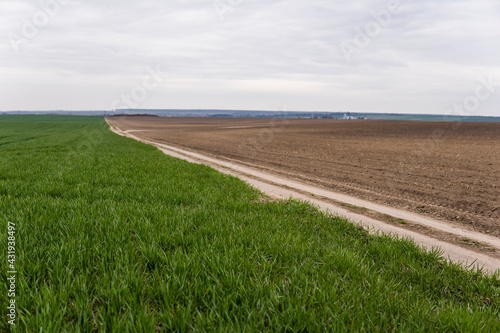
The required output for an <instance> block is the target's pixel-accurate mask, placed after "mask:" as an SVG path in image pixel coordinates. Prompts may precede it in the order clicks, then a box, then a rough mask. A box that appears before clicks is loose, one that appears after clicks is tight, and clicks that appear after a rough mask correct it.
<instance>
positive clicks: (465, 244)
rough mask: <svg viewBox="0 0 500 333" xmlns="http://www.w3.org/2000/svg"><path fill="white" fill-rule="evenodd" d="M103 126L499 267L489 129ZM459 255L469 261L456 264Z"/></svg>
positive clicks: (147, 122)
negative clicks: (465, 252)
mask: <svg viewBox="0 0 500 333" xmlns="http://www.w3.org/2000/svg"><path fill="white" fill-rule="evenodd" d="M110 120H111V123H112V124H113V125H115V126H116V127H118V128H120V129H122V130H123V131H125V132H126V133H122V134H126V135H128V136H133V137H135V138H137V139H141V140H147V141H154V142H156V143H168V145H165V144H164V145H163V146H161V147H160V148H162V149H164V150H168V151H169V152H170V154H177V155H179V156H178V157H184V158H187V157H189V158H190V159H193V160H196V161H198V162H200V161H201V162H203V163H208V164H212V165H213V166H218V167H219V168H225V169H227V168H229V169H230V170H233V171H235V172H236V173H238V174H239V176H240V177H241V176H244V177H247V178H251V179H253V180H254V181H256V178H258V181H260V182H262V183H265V184H268V185H269V184H271V185H272V186H277V187H278V188H281V190H283V187H286V188H287V189H288V190H290V189H291V190H292V191H295V196H297V194H299V195H300V196H302V197H304V198H308V199H309V200H312V201H313V202H315V203H316V204H318V205H320V206H321V205H331V208H332V209H335V211H336V212H339V213H341V214H342V215H345V216H348V217H350V218H351V219H354V220H355V221H363V222H364V223H365V224H366V223H367V221H369V222H368V224H369V225H371V226H375V227H376V228H378V229H382V230H386V231H388V230H387V229H388V228H389V229H391V232H394V230H397V231H398V233H399V234H405V235H409V234H408V233H411V235H410V236H411V237H413V238H414V239H417V238H422V237H424V238H425V237H427V238H430V239H432V241H429V239H427V240H426V241H422V242H420V243H421V244H422V245H425V246H432V245H438V244H439V246H440V247H441V248H443V249H444V245H443V242H442V240H445V241H446V243H445V246H446V247H449V246H455V247H457V248H458V249H455V250H450V249H448V250H447V251H446V252H447V254H449V255H450V257H453V256H456V257H457V256H458V257H461V258H462V259H461V261H468V262H470V261H471V258H479V256H483V255H486V256H485V258H482V259H481V262H482V263H484V264H485V265H486V266H485V267H488V268H489V269H494V268H495V267H497V268H498V267H500V266H498V260H497V259H492V258H500V251H499V249H500V240H499V239H498V238H497V237H494V236H498V228H497V227H498V220H499V219H498V213H499V212H498V209H497V208H498V205H499V202H498V198H499V196H500V193H499V188H498V177H499V176H500V175H499V173H498V172H499V170H498V163H496V164H495V163H494V162H495V161H497V162H498V161H500V158H499V155H498V154H499V153H500V149H499V148H500V145H499V143H500V126H499V125H498V124H459V125H460V126H457V124H451V123H409V122H357V121H355V122H352V121H351V122H342V121H337V120H335V121H325V120H287V121H283V120H274V121H273V120H269V119H213V118H204V119H199V118H188V119H183V118H156V117H123V118H122V117H117V118H111V119H110ZM171 145H174V146H175V147H172V146H171ZM165 147H168V148H165ZM179 148H186V149H188V150H190V152H187V151H186V150H185V149H183V150H179ZM176 150H177V151H176ZM193 152H203V155H199V154H195V155H192V154H193ZM189 154H191V155H189ZM207 155H210V156H211V159H210V157H207ZM214 157H217V158H214ZM451 157H453V158H451ZM207 158H208V160H207ZM221 159H222V160H223V161H221ZM221 163H222V164H221ZM224 163H230V164H229V165H224ZM242 168H243V169H242ZM249 170H250V171H249ZM269 177H271V178H269ZM294 180H295V181H294ZM495 182H496V183H495ZM464 184H465V186H463V185H464ZM262 186H263V185H261V187H262ZM463 187H465V190H464V189H463ZM268 190H269V189H268ZM274 191H275V192H276V191H277V192H279V191H278V190H276V189H274ZM311 194H313V195H311ZM454 200H456V201H457V202H454ZM463 201H465V202H467V204H466V205H464V204H463V203H462V202H463ZM477 207H482V208H481V209H477ZM339 208H340V209H341V210H342V212H340V211H339ZM398 208H400V209H398ZM408 211H412V212H413V213H412V212H408ZM347 213H348V214H347ZM416 213H417V214H416ZM422 213H423V214H422ZM436 217H438V219H436ZM380 221H382V222H384V223H382V225H381V223H380ZM476 231H477V232H476ZM401 232H402V233H401ZM488 234H490V235H488ZM422 235H424V236H422ZM437 239H439V241H437ZM464 248H466V249H469V250H472V251H473V252H472V253H473V254H472V255H471V254H470V253H469V255H468V256H465V257H466V258H465V257H464V254H463V250H464ZM461 251H462V252H461ZM453 253H454V254H453ZM460 253H461V254H460ZM458 257H457V258H454V259H456V260H460V259H459V258H458ZM464 258H465V259H464ZM488 258H490V259H491V260H493V262H491V261H490V262H488V260H490V259H488ZM478 262H479V261H478Z"/></svg>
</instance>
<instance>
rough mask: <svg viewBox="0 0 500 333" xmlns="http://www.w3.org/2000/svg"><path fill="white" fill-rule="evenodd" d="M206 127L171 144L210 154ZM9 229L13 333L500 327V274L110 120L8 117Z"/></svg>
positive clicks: (3, 301)
mask: <svg viewBox="0 0 500 333" xmlns="http://www.w3.org/2000/svg"><path fill="white" fill-rule="evenodd" d="M155 121H156V120H155ZM219 121H220V120H219ZM178 125H179V126H181V127H183V128H186V127H189V126H196V124H189V126H187V125H186V124H178ZM144 126H145V127H148V126H152V125H151V124H149V125H147V126H146V125H144ZM162 126H163V125H162ZM203 126H205V125H200V126H199V128H203ZM217 126H218V125H217ZM231 126H243V125H231ZM231 126H229V127H231ZM245 126H249V125H245ZM148 128H149V127H148ZM134 129H139V130H141V128H134ZM211 131H212V132H217V133H218V132H220V131H215V130H210V129H207V130H203V131H200V132H199V133H201V134H200V135H199V136H196V135H195V134H194V133H195V132H194V131H193V132H191V133H189V134H186V133H184V134H182V133H181V132H179V131H177V132H176V131H174V130H172V131H171V132H172V133H171V134H169V135H171V137H172V138H174V137H177V139H178V140H179V141H178V143H179V144H186V145H188V142H187V141H181V139H182V138H184V140H192V141H191V144H189V146H193V147H200V148H202V146H203V142H202V141H203V140H208V139H209V138H212V139H213V138H215V137H217V135H218V134H217V135H214V136H212V137H211V136H210V134H209V133H210V132H211ZM239 131H240V133H242V132H241V129H240V130H239ZM301 131H303V132H304V131H305V132H307V131H309V130H308V129H307V127H305V128H303V129H302V130H301ZM137 133H139V132H137ZM144 133H149V132H144ZM151 133H153V132H151ZM163 133H166V132H163ZM227 133H229V134H228V136H226V138H228V137H232V138H233V139H234V140H237V138H238V137H239V135H237V134H230V133H235V132H231V129H227ZM280 133H285V131H281V132H276V133H275V137H276V138H278V137H279V135H280ZM165 135H166V134H165ZM231 135H232V136H231ZM297 135H298V134H297ZM491 136H492V138H493V139H492V140H494V134H491ZM289 138H290V141H291V142H293V140H292V138H291V137H289ZM213 140H216V139H213ZM221 140H222V139H221ZM226 140H227V139H226ZM193 142H197V144H196V145H193V144H192V143H193ZM214 142H216V141H212V146H211V147H214V146H215V143H214ZM272 142H279V140H276V141H272ZM272 142H271V141H270V142H269V145H272V144H273V143H272ZM357 142H358V144H359V145H362V144H363V143H364V142H365V141H364V140H362V139H359V141H357ZM352 145H355V143H352ZM374 146H376V141H375V142H374ZM477 146H478V147H481V145H480V143H477ZM292 147H293V145H292ZM212 149H213V148H212ZM232 151H234V152H237V151H238V150H237V148H234V149H233V150H232ZM270 152H273V150H270ZM235 154H236V153H235ZM259 154H263V152H262V151H261V150H257V153H256V155H255V156H262V155H259ZM270 154H271V153H270ZM272 154H281V155H282V156H283V153H282V152H281V153H278V152H277V151H274V152H273V153H272ZM301 154H302V155H301ZM303 154H306V152H305V151H304V152H301V153H300V154H299V153H297V155H291V156H292V157H294V158H296V159H299V158H300V156H303ZM346 154H347V152H346ZM454 154H458V153H456V152H454ZM252 158H257V157H252ZM364 158H367V157H364ZM489 158H490V157H488V156H485V157H484V159H485V160H484V162H485V163H488V159H489ZM249 159H250V157H249ZM332 159H338V160H339V161H341V160H342V155H341V154H336V155H333V156H330V157H328V158H326V157H325V161H330V160H332ZM457 159H459V158H458V157H457ZM284 160H285V159H284ZM497 161H498V159H497ZM266 163H268V164H269V163H271V162H266ZM286 163H288V164H286ZM286 163H285V162H283V165H289V163H290V162H286ZM325 163H327V162H325ZM342 163H345V164H348V162H347V161H345V162H338V164H326V165H328V166H329V167H328V168H329V170H330V171H329V172H331V173H332V174H333V173H334V170H335V169H334V168H335V166H336V165H339V166H341V165H342ZM387 163H392V162H391V161H390V160H389V161H388V162H387ZM264 164H265V163H264ZM467 167H468V166H463V165H462V166H460V169H459V170H461V172H462V171H463V172H465V170H466V169H467ZM494 167H498V166H494ZM298 168H299V169H300V167H298ZM350 168H351V169H352V170H353V172H354V173H356V172H357V171H356V168H355V167H353V166H352V165H351V167H350ZM380 168H382V169H383V168H385V167H384V165H382V164H381V165H380ZM491 168H493V167H491ZM342 170H346V169H345V168H344V169H339V171H338V172H339V174H340V173H341V174H342V176H339V177H341V178H342V177H343V178H349V179H350V177H353V176H350V175H346V172H345V171H342ZM471 183H472V181H471ZM489 186H490V184H487V183H486V180H485V181H484V191H485V192H488V191H489V189H490V188H491V187H489ZM488 193H490V192H488ZM485 195H486V194H485ZM488 195H490V194H488ZM464 200H466V199H465V198H464ZM490 203H491V202H490ZM0 221H1V228H3V231H2V232H1V233H0V248H1V251H2V253H7V249H8V243H9V234H8V232H7V231H8V226H9V225H10V224H9V222H10V223H11V224H13V225H15V233H14V235H15V246H14V247H15V248H14V250H13V251H14V252H15V260H14V263H13V265H15V271H16V274H15V297H14V298H10V301H12V299H14V300H15V326H13V325H10V324H9V323H8V321H9V320H10V319H9V318H10V317H8V314H10V313H11V312H9V309H8V308H7V307H8V306H9V304H10V303H9V297H10V296H9V297H7V295H8V294H9V287H10V286H11V284H10V283H9V284H7V283H5V282H4V283H1V284H0V294H1V295H2V297H0V316H1V317H0V318H1V319H0V331H2V332H9V331H14V332H95V331H97V332H111V331H113V332H129V331H132V332H135V331H140V332H161V331H166V332H167V331H196V330H201V331H224V332H228V331H234V332H239V331H273V332H274V331H301V332H305V331H308V332H309V331H325V330H328V331H355V332H363V331H381V332H386V331H415V332H417V331H421V332H436V331H450V332H457V331H462V332H463V331H484V332H495V331H500V320H499V315H500V280H499V278H498V277H495V276H493V275H485V274H483V273H482V272H480V271H473V270H467V269H465V268H463V267H460V266H458V265H454V264H450V263H448V262H446V260H445V259H443V258H442V257H441V256H440V254H439V253H438V252H437V251H434V252H426V251H423V250H422V249H420V248H419V247H417V246H416V245H415V244H414V243H413V242H412V241H410V240H398V239H395V238H394V237H392V236H387V235H370V234H369V233H368V232H367V231H365V230H364V229H362V228H359V227H357V226H356V225H354V224H352V223H350V222H349V221H347V220H345V219H342V218H339V217H333V216H330V215H327V214H326V213H323V212H321V211H319V210H317V209H316V208H314V207H312V206H310V205H308V204H306V203H303V202H298V201H294V200H285V201H273V200H270V199H269V198H266V197H265V196H263V195H262V194H261V193H259V192H258V191H256V190H255V189H253V188H251V187H249V186H248V185H247V184H246V183H244V182H243V181H241V180H239V179H237V178H235V177H231V176H228V175H224V174H222V173H219V172H217V171H215V170H213V169H211V168H209V167H206V166H203V165H196V164H190V163H187V162H185V161H181V160H178V159H174V158H172V157H169V156H166V155H164V154H163V153H162V152H160V151H159V150H158V149H156V148H154V147H152V146H148V145H145V144H143V143H140V142H137V141H134V140H132V139H128V138H124V137H121V136H118V135H116V134H114V133H112V132H111V131H109V130H108V126H107V124H106V123H105V120H104V119H103V118H99V117H76V116H72V117H70V116H0ZM12 237H13V236H12ZM0 258H2V264H1V265H0V267H1V270H0V276H1V279H2V281H7V278H9V277H10V276H11V274H10V273H8V272H9V271H11V270H12V269H11V268H10V266H9V265H10V264H12V263H9V262H8V260H7V256H1V257H0Z"/></svg>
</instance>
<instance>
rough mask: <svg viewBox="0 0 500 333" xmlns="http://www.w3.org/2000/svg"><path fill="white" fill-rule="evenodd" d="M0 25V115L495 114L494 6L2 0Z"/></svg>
mask: <svg viewBox="0 0 500 333" xmlns="http://www.w3.org/2000/svg"><path fill="white" fill-rule="evenodd" d="M0 17H1V20H0V36H1V40H0V110H3V111H6V110H62V109H65V110H103V109H106V110H109V109H113V108H126V107H134V108H183V109H189V108H201V109H209V108H210V109H214V108H217V109H253V110H288V111H294V110H297V111H298V110H305V111H307V110H315V111H316V110H321V111H352V112H397V113H434V114H450V113H455V114H458V113H461V114H462V115H466V114H470V115H498V116H500V42H499V41H500V19H499V18H500V1H498V0H474V1H473V0H469V1H465V0H464V1H460V0H453V1H452V0H440V1H430V0H419V1H416V0H415V1H411V0H400V1H397V0H396V1H394V0H390V1H379V0H358V1H340V0H274V1H273V0H167V1H166V0H143V1H131V0H42V1H38V0H2V1H1V2H0ZM457 105H458V106H457Z"/></svg>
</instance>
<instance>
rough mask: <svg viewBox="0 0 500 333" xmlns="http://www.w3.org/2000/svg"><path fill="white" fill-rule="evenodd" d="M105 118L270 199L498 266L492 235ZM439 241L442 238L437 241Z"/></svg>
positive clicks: (499, 253)
mask: <svg viewBox="0 0 500 333" xmlns="http://www.w3.org/2000/svg"><path fill="white" fill-rule="evenodd" d="M110 120H111V121H110ZM107 122H108V124H109V125H110V129H111V130H112V131H114V132H115V133H117V134H119V135H122V136H126V137H130V138H133V139H135V140H138V141H142V142H144V143H147V144H151V145H154V146H156V147H158V148H159V149H160V150H161V151H163V152H164V153H166V154H168V155H170V156H173V157H177V158H181V159H184V160H187V161H189V162H193V163H200V164H205V165H209V166H211V167H213V168H215V169H217V170H219V171H221V172H223V173H226V174H231V175H234V176H237V177H239V178H240V179H242V180H244V181H246V182H248V183H249V184H251V185H252V186H254V187H256V188H257V189H259V190H261V191H262V192H263V193H266V194H267V195H269V196H271V197H274V198H289V197H294V198H297V199H300V200H305V201H309V202H311V203H312V204H314V205H316V206H317V207H319V208H321V209H323V210H325V211H328V212H330V213H332V214H335V215H340V216H343V217H346V218H349V219H350V220H352V221H353V222H355V223H359V224H361V225H363V226H365V227H366V228H368V229H370V230H371V231H382V232H385V233H393V234H396V235H399V236H401V237H410V238H412V239H414V240H415V242H416V243H417V244H419V245H421V246H423V247H425V248H427V249H431V248H435V247H439V248H440V249H441V250H442V251H443V252H444V255H445V257H448V258H449V259H450V260H452V261H455V262H460V263H463V264H465V265H467V266H469V265H473V266H479V267H482V268H484V269H485V270H487V271H489V272H494V271H497V270H499V269H500V239H499V238H497V237H494V236H491V235H486V234H482V233H479V232H474V231H470V230H466V229H463V228H460V227H457V226H454V225H450V224H447V223H444V222H442V221H438V220H435V219H432V218H429V217H426V216H422V215H419V214H416V213H413V212H408V211H405V210H401V209H396V208H393V207H389V206H385V205H381V204H377V203H372V202H369V201H366V200H362V199H359V198H355V197H352V196H349V195H345V194H341V193H335V192H333V191H329V190H326V189H323V188H319V187H315V186H311V185H308V184H304V183H301V182H298V181H294V180H290V179H287V178H284V177H280V176H277V175H275V174H269V173H266V172H262V170H259V169H257V168H252V167H248V166H246V165H242V164H240V163H236V162H234V161H227V159H226V160H220V159H218V158H214V157H210V156H206V155H204V154H200V153H197V152H192V151H187V150H185V149H180V148H177V147H173V146H170V145H165V144H162V143H159V142H154V141H151V140H146V139H143V138H139V137H137V136H135V135H134V134H132V133H133V132H141V131H146V130H121V129H119V128H118V127H116V126H115V125H114V124H113V123H112V119H109V118H108V119H107ZM346 206H347V207H356V208H355V209H354V210H356V209H359V208H360V207H363V209H362V210H360V211H361V212H362V213H363V214H358V213H356V212H353V209H346V208H345V207H346ZM365 209H366V210H367V211H369V212H372V213H375V214H378V215H380V214H383V216H385V217H387V216H389V217H390V218H395V219H398V220H399V221H404V223H405V225H398V224H397V223H392V224H391V223H387V218H386V221H383V219H382V220H381V219H375V218H372V217H369V216H367V215H369V214H367V213H365V212H364V211H365ZM372 215H373V214H372ZM408 225H410V226H415V225H418V226H422V228H420V229H419V228H414V229H415V230H417V231H419V232H416V231H412V230H410V229H411V228H408ZM422 231H423V232H422ZM426 234H427V235H426ZM442 239H445V240H447V241H443V240H442ZM460 239H467V240H468V241H469V242H471V243H472V244H481V245H482V246H479V247H478V246H473V247H472V250H471V249H467V248H464V247H467V245H470V243H462V244H461V243H460V242H459V241H458V242H457V240H460ZM497 273H498V271H497Z"/></svg>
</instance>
